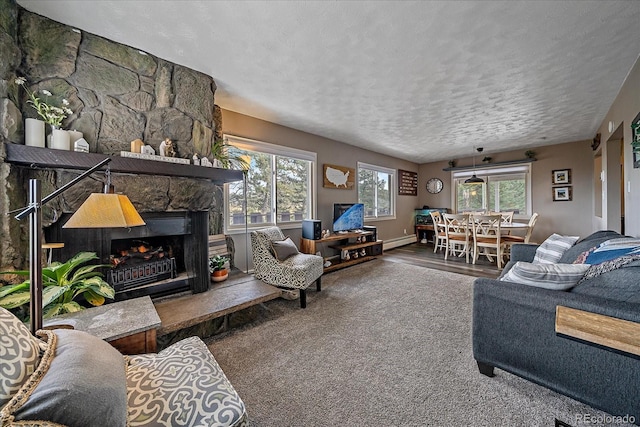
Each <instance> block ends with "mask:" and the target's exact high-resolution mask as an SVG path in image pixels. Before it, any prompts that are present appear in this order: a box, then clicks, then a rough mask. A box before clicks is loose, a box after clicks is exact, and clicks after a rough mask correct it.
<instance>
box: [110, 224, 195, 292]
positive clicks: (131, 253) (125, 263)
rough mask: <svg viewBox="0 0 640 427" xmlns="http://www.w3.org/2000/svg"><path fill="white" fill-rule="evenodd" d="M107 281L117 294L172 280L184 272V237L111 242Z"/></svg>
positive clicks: (158, 237)
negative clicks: (109, 268) (109, 267)
mask: <svg viewBox="0 0 640 427" xmlns="http://www.w3.org/2000/svg"><path fill="white" fill-rule="evenodd" d="M109 263H110V264H111V267H112V268H111V270H110V271H109V275H108V278H107V281H108V282H109V283H110V284H111V285H112V286H113V287H114V289H115V290H116V292H122V291H127V290H130V289H134V288H137V287H140V286H143V285H146V284H149V283H154V282H158V281H160V280H165V279H173V278H175V277H177V276H178V274H180V273H183V272H185V271H186V268H185V264H184V236H156V237H145V238H135V239H114V240H112V241H111V253H110V255H109Z"/></svg>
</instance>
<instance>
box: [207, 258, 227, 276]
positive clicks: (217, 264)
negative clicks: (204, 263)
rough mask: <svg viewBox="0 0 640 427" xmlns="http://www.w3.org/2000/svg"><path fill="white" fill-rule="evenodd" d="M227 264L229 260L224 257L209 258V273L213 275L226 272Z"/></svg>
mask: <svg viewBox="0 0 640 427" xmlns="http://www.w3.org/2000/svg"><path fill="white" fill-rule="evenodd" d="M226 263H227V258H225V257H223V256H222V255H216V256H213V257H211V258H209V272H210V273H213V272H214V271H218V270H224V269H225V265H226Z"/></svg>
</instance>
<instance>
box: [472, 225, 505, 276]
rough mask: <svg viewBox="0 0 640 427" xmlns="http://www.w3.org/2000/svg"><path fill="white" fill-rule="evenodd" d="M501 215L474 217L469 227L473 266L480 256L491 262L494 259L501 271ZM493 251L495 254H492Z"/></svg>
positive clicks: (502, 251)
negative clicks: (470, 228)
mask: <svg viewBox="0 0 640 427" xmlns="http://www.w3.org/2000/svg"><path fill="white" fill-rule="evenodd" d="M502 219H503V217H502V215H501V214H500V213H497V214H495V215H474V217H473V219H472V221H471V225H472V228H473V264H475V263H476V261H477V260H478V257H479V256H480V255H484V256H486V257H487V259H488V260H489V261H491V262H493V257H494V256H495V257H496V263H497V264H498V270H502V259H503V257H504V246H505V244H504V243H503V242H502V241H501V237H502V236H501V234H500V224H501V223H502ZM492 250H494V251H495V252H493V251H492Z"/></svg>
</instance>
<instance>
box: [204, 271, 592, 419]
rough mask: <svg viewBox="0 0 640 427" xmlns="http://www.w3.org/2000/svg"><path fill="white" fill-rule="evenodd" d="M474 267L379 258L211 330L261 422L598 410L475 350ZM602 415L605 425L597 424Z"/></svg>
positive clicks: (561, 415)
mask: <svg viewBox="0 0 640 427" xmlns="http://www.w3.org/2000/svg"><path fill="white" fill-rule="evenodd" d="M472 283H473V278H472V277H469V276H464V275H459V274H453V273H447V272H442V271H437V270H431V269H427V268H422V267H416V266H412V265H406V264H399V263H393V262H385V261H384V260H376V261H371V262H368V263H364V264H361V265H357V266H354V267H351V268H348V269H344V270H340V271H337V272H334V273H331V274H328V275H326V276H324V277H323V280H322V285H323V287H322V292H320V293H316V291H315V288H313V290H311V289H310V290H309V291H308V292H307V297H308V305H307V308H306V309H305V310H302V309H300V308H299V304H298V301H285V300H274V301H270V302H268V303H266V304H265V305H266V307H267V309H268V310H269V311H270V312H271V315H269V316H268V318H267V320H265V321H262V322H260V323H258V324H254V325H250V326H247V327H245V328H242V329H239V330H236V331H234V332H232V333H230V334H228V335H226V336H223V337H219V338H215V339H212V340H209V341H208V345H209V348H210V349H211V351H212V353H213V354H214V356H215V358H216V360H217V361H218V362H219V363H220V365H221V366H222V368H223V370H224V372H225V373H226V375H227V377H228V378H229V379H230V381H231V382H232V384H233V385H234V387H235V388H236V390H237V391H238V393H239V394H240V396H241V397H242V399H243V400H244V402H245V405H246V407H247V412H248V414H249V417H250V420H251V425H253V426H337V425H341V426H553V424H554V418H558V419H560V420H562V421H565V422H567V423H569V424H571V425H572V426H577V425H585V424H581V423H579V422H578V421H577V417H578V416H581V415H582V414H590V415H591V416H594V417H595V416H602V415H604V413H602V412H600V411H596V410H594V409H592V408H590V407H588V406H586V405H583V404H581V403H579V402H577V401H575V400H573V399H570V398H567V397H564V396H562V395H559V394H557V393H554V392H552V391H549V390H547V389H545V388H543V387H540V386H538V385H535V384H533V383H530V382H528V381H525V380H522V379H520V378H518V377H515V376H513V375H510V374H508V373H506V372H504V371H502V370H499V369H496V377H494V378H488V377H486V376H483V375H481V374H480V373H479V372H478V369H477V368H476V364H475V361H474V359H473V356H472V350H471V305H472ZM599 425H603V424H599Z"/></svg>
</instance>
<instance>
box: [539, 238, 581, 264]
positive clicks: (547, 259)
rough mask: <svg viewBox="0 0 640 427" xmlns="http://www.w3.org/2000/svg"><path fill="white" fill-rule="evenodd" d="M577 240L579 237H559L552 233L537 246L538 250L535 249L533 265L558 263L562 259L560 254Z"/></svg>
mask: <svg viewBox="0 0 640 427" xmlns="http://www.w3.org/2000/svg"><path fill="white" fill-rule="evenodd" d="M579 238H580V237H579V236H561V235H559V234H556V233H553V234H552V235H551V236H549V237H547V240H545V241H544V242H542V244H541V245H540V246H538V249H536V256H535V257H534V258H533V263H534V264H552V263H555V262H558V261H559V260H560V258H562V254H564V253H565V252H566V250H567V249H569V248H570V247H571V246H573V244H574V243H575V242H577V241H578V239H579Z"/></svg>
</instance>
